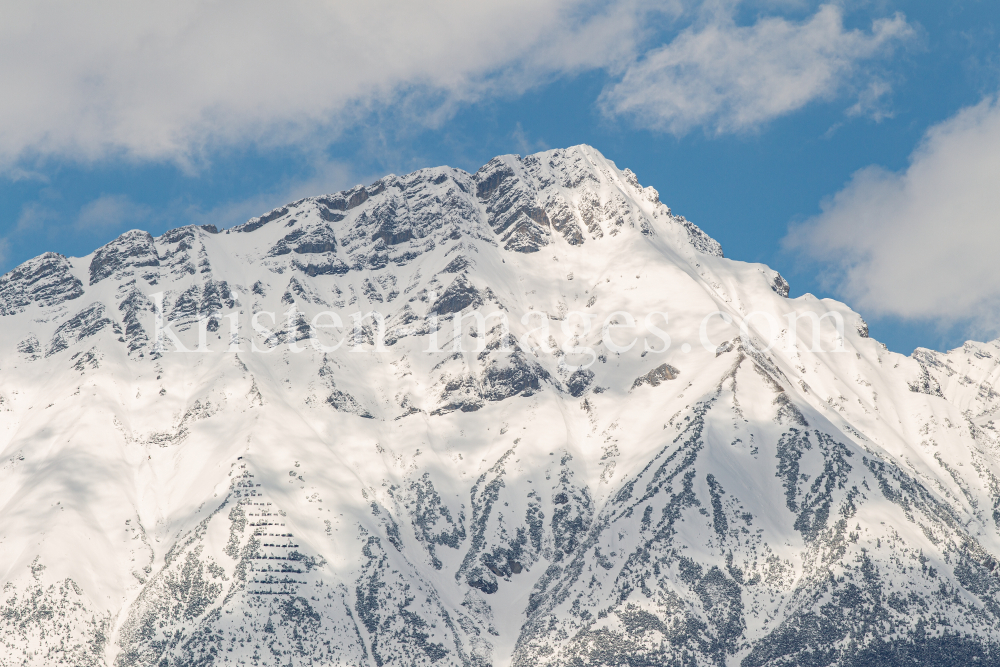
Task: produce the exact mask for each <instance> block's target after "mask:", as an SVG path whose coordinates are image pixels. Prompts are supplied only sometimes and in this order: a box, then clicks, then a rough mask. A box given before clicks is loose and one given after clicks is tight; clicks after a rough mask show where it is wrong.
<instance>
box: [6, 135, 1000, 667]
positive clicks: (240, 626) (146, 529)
mask: <svg viewBox="0 0 1000 667" xmlns="http://www.w3.org/2000/svg"><path fill="white" fill-rule="evenodd" d="M787 295H788V286H787V283H785V281H784V280H783V279H782V278H781V277H780V276H779V275H778V274H777V273H775V272H774V271H772V270H770V269H769V268H767V267H765V266H762V265H757V264H746V263H743V262H738V261H733V260H730V259H726V258H724V257H723V255H722V251H721V248H720V247H719V245H718V244H717V243H716V242H715V241H714V240H712V239H711V238H709V237H708V236H706V235H705V234H704V233H703V232H702V231H701V230H700V229H698V228H697V227H696V226H695V225H693V224H691V223H690V222H688V221H686V220H685V219H684V218H681V217H677V216H675V215H673V214H672V213H671V212H670V210H669V209H668V208H667V207H666V206H665V205H664V204H662V203H661V202H660V201H659V197H658V194H657V192H656V190H654V189H653V188H652V187H645V188H643V187H642V186H641V185H640V184H639V181H638V180H637V178H636V176H635V175H634V174H633V173H632V172H631V171H629V170H627V169H625V170H620V169H618V168H617V167H616V166H615V165H614V163H613V162H611V161H610V160H608V159H606V158H604V157H603V156H602V155H601V154H600V153H598V152H597V151H596V150H594V149H593V148H590V147H587V146H579V147H574V148H570V149H566V150H553V151H547V152H544V153H539V154H537V155H531V156H528V157H523V158H522V157H518V156H509V155H508V156H502V157H498V158H496V159H494V160H492V161H490V162H489V163H488V164H487V165H486V166H484V167H483V168H482V169H480V170H479V171H478V172H477V173H475V174H469V173H466V172H464V171H461V170H457V169H450V168H446V167H442V168H435V169H424V170H420V171H417V172H414V173H412V174H408V175H406V176H402V177H397V176H387V177H385V178H383V179H381V180H379V181H377V182H376V183H373V184H372V185H370V186H368V187H361V186H358V187H356V188H354V189H352V190H349V191H346V192H341V193H338V194H335V195H327V196H321V197H315V198H309V199H304V200H301V201H298V202H295V203H293V204H289V205H287V206H284V207H282V208H279V209H276V210H274V211H271V212H270V213H268V214H267V215H264V216H262V217H260V218H255V219H253V220H251V221H249V222H247V223H246V224H244V225H240V226H238V227H234V228H232V229H227V230H224V231H221V232H220V231H217V230H216V229H215V228H213V227H194V226H191V227H183V228H180V229H175V230H172V231H170V232H167V233H166V234H164V235H162V236H160V237H157V238H154V237H152V236H150V235H149V234H148V233H145V232H141V231H131V232H128V233H126V234H123V235H122V236H121V237H119V238H118V239H116V240H115V241H113V242H111V243H109V244H108V245H106V246H104V247H102V248H100V249H98V250H97V251H96V252H94V253H93V254H91V255H89V256H87V257H82V258H66V257H63V256H61V255H57V254H53V253H49V254H46V255H42V256H41V257H38V258H35V259H33V260H30V261H28V262H26V263H24V264H22V265H21V266H18V267H17V268H16V269H14V270H13V271H11V272H9V273H7V274H6V275H4V276H3V277H0V323H2V327H0V452H2V458H0V582H2V586H3V595H2V597H0V665H4V666H6V665H59V664H66V665H107V666H109V667H110V666H111V665H115V666H119V667H126V666H129V667H133V666H139V665H149V666H150V667H152V666H154V665H155V666H158V667H175V666H180V665H185V666H187V665H282V666H284V665H373V666H374V665H379V666H381V665H440V666H444V665H477V666H478V665H518V666H523V667H528V666H532V665H575V666H589V665H630V666H633V665H741V666H743V667H757V666H763V665H817V666H819V665H897V664H939V665H967V664H1000V577H998V574H1000V570H997V560H998V559H1000V451H998V446H1000V439H998V436H997V432H996V429H995V424H994V422H993V414H994V413H995V412H997V409H998V406H1000V394H998V393H997V392H996V391H995V390H994V386H995V385H996V382H997V380H998V377H1000V361H998V360H1000V344H998V343H996V342H994V343H989V344H981V343H968V344H966V346H965V347H963V348H962V349H959V350H954V351H952V352H950V353H949V354H939V353H935V352H930V351H927V350H918V351H917V352H916V353H915V354H914V355H913V356H911V357H903V356H901V355H898V354H894V353H891V352H889V351H887V350H886V349H885V347H884V346H882V345H880V344H879V343H878V342H876V341H874V340H872V339H870V338H868V335H867V327H866V325H865V324H864V322H863V320H862V319H861V318H860V317H859V316H858V315H857V314H856V313H854V312H852V311H851V310H850V309H849V308H847V307H846V306H844V305H843V304H841V303H837V302H834V301H831V300H818V299H816V298H814V297H812V296H810V295H806V296H803V297H799V298H796V299H789V298H788V296H787ZM372 311H377V312H378V313H380V314H381V315H382V316H383V317H384V337H381V338H380V331H379V320H378V317H377V316H375V315H371V314H370V313H371V312H372ZM810 312H811V313H814V314H816V315H824V314H828V313H830V315H828V316H827V317H825V318H823V319H822V320H821V321H820V323H819V329H818V331H819V335H818V336H817V335H816V330H814V323H813V321H812V320H811V319H810V317H809V316H808V315H807V313H810ZM268 313H273V319H272V316H271V315H268ZM324 313H326V314H324ZM330 313H333V314H336V315H337V316H339V317H340V318H341V324H342V326H341V327H340V328H336V327H331V326H330V325H334V324H336V320H335V318H334V315H331V314H330ZM473 313H478V314H480V315H481V316H482V317H484V318H486V319H485V326H483V324H482V323H481V322H479V321H478V320H477V319H476V316H475V315H474V314H473ZM751 314H752V316H751ZM461 315H466V317H464V318H463V319H461V320H460V321H459V325H458V326H457V327H456V326H455V324H454V320H455V318H456V316H461ZM501 315H505V316H506V319H507V323H508V325H507V326H508V328H509V331H508V330H505V327H504V325H503V323H502V321H503V318H502V317H501ZM789 315H791V316H792V317H791V319H789ZM748 316H749V317H748ZM797 316H800V318H799V319H796V317H797ZM838 318H839V320H838ZM838 321H839V322H840V323H842V325H843V327H842V328H843V336H840V335H839V334H838V332H837V324H838ZM585 322H587V323H589V328H588V327H587V326H585V325H584V323H585ZM791 322H795V323H796V327H795V330H793V329H792V326H791ZM254 323H256V328H255V327H254ZM741 323H743V324H744V333H745V335H741V331H740V325H741ZM630 324H634V327H630V326H629V325H630ZM313 325H315V326H313ZM605 325H608V326H605ZM158 327H160V328H159V334H158V333H157V331H158ZM456 332H458V335H457V336H456ZM630 341H633V342H632V345H631V347H629V342H630ZM769 344H770V345H769ZM180 347H183V348H185V349H187V350H189V351H187V352H184V351H181V350H180V349H179V348H180Z"/></svg>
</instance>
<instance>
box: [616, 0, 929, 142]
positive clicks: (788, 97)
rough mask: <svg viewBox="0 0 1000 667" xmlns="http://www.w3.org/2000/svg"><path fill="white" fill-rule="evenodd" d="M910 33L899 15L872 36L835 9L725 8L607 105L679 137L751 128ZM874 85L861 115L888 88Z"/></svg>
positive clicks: (637, 67)
mask: <svg viewBox="0 0 1000 667" xmlns="http://www.w3.org/2000/svg"><path fill="white" fill-rule="evenodd" d="M913 34H914V33H913V29H912V28H911V27H910V26H909V24H908V23H907V22H906V20H905V19H904V18H903V16H902V15H899V14H897V15H896V16H894V17H892V18H886V19H881V20H877V21H875V22H874V23H873V24H872V28H871V31H868V32H865V31H861V30H845V29H844V25H843V17H842V13H841V10H840V9H839V8H838V7H836V6H834V5H824V6H822V7H821V8H820V9H819V10H818V11H817V12H816V14H814V15H813V16H812V17H811V18H809V19H808V20H806V21H803V22H795V21H789V20H786V19H784V18H781V17H767V18H762V19H760V20H758V21H757V22H756V23H754V24H753V25H749V26H739V25H737V24H736V23H735V21H734V20H733V18H732V17H731V16H730V15H729V14H728V13H727V12H726V11H722V10H719V11H715V12H712V13H711V14H709V15H708V16H707V18H706V19H705V20H704V21H703V22H701V23H700V24H699V25H696V26H692V27H690V28H688V29H686V30H685V31H683V32H682V33H681V34H680V35H678V36H677V37H676V38H675V39H674V40H673V41H671V42H670V43H668V44H665V45H663V46H661V47H659V48H657V49H654V50H652V51H650V52H648V53H646V54H645V55H644V56H643V57H642V58H641V59H640V60H638V61H637V62H636V63H634V64H633V65H631V66H630V67H629V68H628V70H627V71H626V72H625V75H624V77H623V78H622V80H621V81H620V82H618V83H616V84H614V85H612V86H610V87H609V88H607V89H606V90H605V91H604V93H603V94H602V96H601V105H602V107H603V109H604V112H605V113H606V114H608V115H610V116H624V117H629V118H631V119H633V120H634V122H635V123H636V124H638V125H640V126H644V127H648V128H652V129H656V130H661V131H666V132H670V133H673V134H684V133H686V132H689V131H690V130H691V129H692V128H695V127H698V126H704V127H706V128H708V129H709V130H711V131H714V132H716V133H724V132H741V131H747V130H754V129H756V128H758V127H760V126H761V125H762V124H764V123H767V122H768V121H770V120H772V119H774V118H777V117H779V116H783V115H785V114H788V113H791V112H793V111H796V110H797V109H800V108H802V107H803V106H805V105H806V104H808V103H810V102H812V101H814V100H817V99H822V98H830V97H832V96H833V95H835V94H836V93H837V92H838V91H840V90H841V89H842V88H843V87H844V86H845V85H846V84H848V83H849V82H851V81H852V79H853V78H854V76H855V75H856V74H857V73H858V72H859V65H860V63H862V62H864V61H866V60H869V59H872V58H876V57H878V56H880V55H884V54H886V53H888V52H889V51H891V50H892V48H893V47H895V46H897V45H898V44H899V43H900V42H902V41H903V40H906V39H908V38H909V37H911V36H912V35H913ZM870 86H871V84H870V83H869V85H866V86H864V88H865V90H866V93H865V100H864V101H863V103H862V102H859V104H858V105H856V109H857V110H858V111H859V112H860V111H861V110H862V109H863V108H867V107H869V106H871V105H872V104H873V103H874V101H876V100H877V99H878V98H879V97H880V96H882V95H884V94H885V93H886V92H887V91H886V90H885V89H884V88H878V87H875V88H871V87H870ZM863 105H864V106H863Z"/></svg>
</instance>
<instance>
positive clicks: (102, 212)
mask: <svg viewBox="0 0 1000 667" xmlns="http://www.w3.org/2000/svg"><path fill="white" fill-rule="evenodd" d="M149 214H150V210H149V208H148V207H146V206H143V205H141V204H136V203H135V202H133V201H132V200H131V199H129V198H128V196H126V195H101V196H100V197H98V198H97V199H94V200H93V201H90V202H88V203H87V204H85V205H84V206H83V207H81V208H80V214H79V215H78V216H77V218H76V227H77V228H78V229H81V230H87V231H92V232H98V233H102V232H106V231H109V230H117V229H120V228H121V227H124V226H126V225H138V224H141V223H142V222H144V221H145V220H146V219H147V218H148V217H149Z"/></svg>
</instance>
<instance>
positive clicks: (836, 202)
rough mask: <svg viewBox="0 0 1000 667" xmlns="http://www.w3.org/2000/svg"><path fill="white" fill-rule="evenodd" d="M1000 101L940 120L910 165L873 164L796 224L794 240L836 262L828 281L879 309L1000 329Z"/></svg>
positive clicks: (858, 302) (797, 246) (855, 301)
mask: <svg viewBox="0 0 1000 667" xmlns="http://www.w3.org/2000/svg"><path fill="white" fill-rule="evenodd" d="M997 174H1000V104H998V101H997V100H996V99H995V98H992V99H987V100H984V101H983V102H981V103H980V104H978V105H976V106H973V107H969V108H966V109H963V110H961V111H960V112H959V113H957V114H956V115H955V116H953V117H952V118H950V119H948V120H946V121H945V122H943V123H940V124H939V125H936V126H934V127H932V128H931V129H930V130H929V131H928V132H927V134H926V135H925V137H924V139H923V142H922V143H921V145H920V146H919V147H918V149H917V150H916V151H914V153H913V155H912V156H911V158H910V165H909V167H908V168H907V169H906V170H905V171H901V172H892V171H886V170H885V169H883V168H881V167H877V166H871V167H868V168H865V169H862V170H861V171H858V172H857V173H855V174H854V175H853V176H852V178H851V180H850V182H849V183H847V185H846V186H845V187H844V188H843V189H842V190H841V191H840V192H838V193H837V194H836V195H834V196H833V197H832V198H830V199H829V200H828V201H826V202H824V203H823V205H822V213H821V214H820V215H818V216H816V217H815V218H813V219H811V220H809V221H807V222H805V223H804V224H802V225H800V226H797V227H794V228H793V229H792V230H791V233H790V234H789V236H788V237H787V239H786V245H787V246H788V247H790V248H792V249H794V250H797V251H799V252H801V253H802V254H803V255H804V256H805V257H807V258H810V259H813V260H819V261H820V262H823V263H825V264H826V266H827V267H829V268H830V269H831V274H830V275H831V279H830V285H831V287H833V288H834V289H835V290H836V291H837V292H838V293H839V294H840V295H842V296H843V297H844V298H846V299H848V300H849V301H851V302H852V305H855V306H856V307H858V308H860V309H863V310H867V311H869V312H871V313H872V314H875V315H891V316H898V317H903V318H909V319H920V320H927V321H932V322H935V323H937V324H939V325H941V326H942V327H943V328H946V329H951V328H952V327H954V326H955V325H956V323H962V322H965V323H971V327H972V328H971V329H970V333H975V334H976V335H996V334H998V333H1000V262H998V261H997V248H1000V224H998V217H997V216H998V213H997V212H998V211H1000V188H998V187H997Z"/></svg>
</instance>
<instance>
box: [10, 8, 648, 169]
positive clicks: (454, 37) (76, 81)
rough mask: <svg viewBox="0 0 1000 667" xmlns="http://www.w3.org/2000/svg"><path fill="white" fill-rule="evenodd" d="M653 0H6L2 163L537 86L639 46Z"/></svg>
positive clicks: (276, 135) (105, 152)
mask: <svg viewBox="0 0 1000 667" xmlns="http://www.w3.org/2000/svg"><path fill="white" fill-rule="evenodd" d="M638 1H640V0H619V1H618V2H615V3H612V4H611V5H608V6H604V5H600V6H598V5H596V3H595V2H594V0H509V1H507V2H502V3H500V2H468V1H467V0H440V1H438V2H435V3H412V2H393V1H390V0H373V1H371V2H333V1H326V2H317V1H314V0H286V1H285V2H280V3H276V2H265V1H262V0H239V1H236V0H216V1H206V0H173V1H172V2H164V3H135V2H108V1H102V0H97V1H95V2H86V3H79V2H55V1H51V0H39V1H37V2H28V3H23V2H12V1H9V0H4V1H3V3H2V6H3V10H2V11H3V21H2V22H0V90H3V91H4V102H3V104H0V167H6V168H8V170H9V169H11V168H14V167H16V166H17V165H18V164H23V163H25V161H27V162H28V163H31V162H32V161H34V160H36V159H41V160H44V159H45V158H48V157H52V156H55V157H61V158H65V157H69V158H72V159H80V160H95V159H102V158H107V157H109V156H110V157H125V158H130V159H155V160H160V159H167V160H174V161H177V162H179V163H182V164H183V163H185V162H186V161H187V162H190V161H197V160H198V158H199V155H200V154H201V152H202V151H203V150H204V149H206V148H207V149H210V148H212V147H213V146H217V145H220V144H227V143H237V142H247V141H254V142H260V143H264V144H279V145H280V144H286V143H289V142H299V143H308V142H309V141H310V140H311V138H313V137H315V136H316V134H317V133H321V134H322V135H323V136H326V137H328V138H329V137H330V136H333V135H334V134H335V133H336V132H337V131H338V130H341V129H342V128H343V127H344V126H345V123H349V122H350V120H351V118H352V117H355V116H356V115H358V114H361V113H363V112H364V110H365V109H367V108H370V107H371V106H372V105H373V104H376V103H380V102H386V101H397V102H398V101H399V99H400V96H401V95H402V96H403V97H406V96H408V95H416V96H418V97H422V98H424V99H433V100H435V101H436V102H437V104H438V107H441V106H446V105H447V103H448V102H449V101H453V100H462V99H474V98H475V97H476V96H478V95H482V94H484V92H486V91H489V90H495V89H496V88H497V87H501V88H504V89H507V90H510V89H523V88H524V87H526V86H530V85H532V83H533V82H536V81H539V80H541V79H543V78H544V77H546V76H551V75H553V74H559V73H566V72H574V71H579V70H581V69H585V68H591V67H601V66H606V65H608V64H609V63H614V62H619V61H622V62H624V61H626V60H628V59H630V58H631V57H632V53H633V51H634V48H635V43H636V38H637V36H638V35H640V34H641V33H642V29H641V27H640V26H639V17H640V16H641V14H642V11H643V10H641V9H640V8H638V6H637V5H636V4H635V3H636V2H638ZM597 7H599V8H597ZM595 8H597V9H595Z"/></svg>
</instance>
